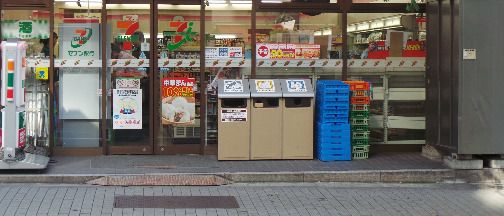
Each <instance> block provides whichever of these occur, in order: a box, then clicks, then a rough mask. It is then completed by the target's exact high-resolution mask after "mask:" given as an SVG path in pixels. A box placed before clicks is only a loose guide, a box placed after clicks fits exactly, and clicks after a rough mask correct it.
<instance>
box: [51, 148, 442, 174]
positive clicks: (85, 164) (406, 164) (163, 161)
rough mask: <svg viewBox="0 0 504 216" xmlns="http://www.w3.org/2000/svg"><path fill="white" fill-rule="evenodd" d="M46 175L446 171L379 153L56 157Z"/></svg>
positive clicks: (415, 158) (414, 156)
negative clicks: (359, 156)
mask: <svg viewBox="0 0 504 216" xmlns="http://www.w3.org/2000/svg"><path fill="white" fill-rule="evenodd" d="M52 159H53V160H54V161H55V163H51V164H49V168H48V169H47V170H46V171H45V172H44V173H45V174H149V173H234V172H306V171H313V172H316V171H321V172H325V171H362V170H422V169H423V170H426V169H447V167H446V166H445V165H443V163H442V162H441V161H434V160H430V159H427V158H425V157H423V156H422V155H421V154H420V153H380V154H376V155H373V156H371V157H370V158H369V159H366V160H353V161H334V162H321V161H318V160H269V161H218V160H217V158H216V157H215V156H202V155H180V156H178V155H177V156H164V155H147V156H134V155H112V156H96V157H53V158H52Z"/></svg>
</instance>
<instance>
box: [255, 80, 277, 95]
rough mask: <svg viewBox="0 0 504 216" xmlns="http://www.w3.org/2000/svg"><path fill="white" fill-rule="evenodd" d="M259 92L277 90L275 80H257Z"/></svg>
mask: <svg viewBox="0 0 504 216" xmlns="http://www.w3.org/2000/svg"><path fill="white" fill-rule="evenodd" d="M255 85H256V91H257V92H275V83H274V82H273V80H255Z"/></svg>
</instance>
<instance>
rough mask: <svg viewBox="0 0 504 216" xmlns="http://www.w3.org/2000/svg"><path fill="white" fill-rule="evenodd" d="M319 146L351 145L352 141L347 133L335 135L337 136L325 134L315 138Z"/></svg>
mask: <svg viewBox="0 0 504 216" xmlns="http://www.w3.org/2000/svg"><path fill="white" fill-rule="evenodd" d="M315 139H316V141H317V145H322V144H327V145H346V144H348V145H350V142H351V141H352V139H350V136H349V135H348V134H347V133H335V134H324V135H317V137H316V138H315Z"/></svg>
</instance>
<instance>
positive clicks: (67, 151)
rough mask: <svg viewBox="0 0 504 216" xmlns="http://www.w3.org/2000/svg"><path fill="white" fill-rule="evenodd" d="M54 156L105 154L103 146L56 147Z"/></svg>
mask: <svg viewBox="0 0 504 216" xmlns="http://www.w3.org/2000/svg"><path fill="white" fill-rule="evenodd" d="M53 155H54V156H98V155H103V148H60V147H57V148H54V150H53Z"/></svg>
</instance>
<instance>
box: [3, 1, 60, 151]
mask: <svg viewBox="0 0 504 216" xmlns="http://www.w3.org/2000/svg"><path fill="white" fill-rule="evenodd" d="M1 17H2V20H1V27H0V28H1V29H2V35H1V36H0V38H1V41H6V40H18V41H24V42H25V43H26V45H27V46H26V63H27V64H26V70H25V71H24V72H25V77H24V83H25V94H24V101H25V102H24V110H25V111H24V118H25V124H26V125H25V133H24V134H25V135H26V143H25V146H36V147H37V149H39V148H41V149H44V150H43V151H45V152H47V147H48V146H49V122H50V119H49V110H48V106H49V81H48V79H49V74H48V72H49V70H48V68H49V54H48V53H49V45H48V43H49V36H50V30H49V11H43V10H2V11H1ZM0 57H2V54H1V52H0ZM1 64H2V62H1V61H0V66H1ZM1 119H2V118H1V114H0V121H1ZM1 124H2V123H1V122H0V128H1V126H2V125H1ZM0 143H1V141H0ZM0 145H1V144H0ZM39 152H40V151H39Z"/></svg>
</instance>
